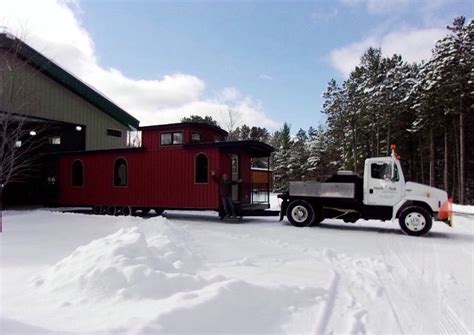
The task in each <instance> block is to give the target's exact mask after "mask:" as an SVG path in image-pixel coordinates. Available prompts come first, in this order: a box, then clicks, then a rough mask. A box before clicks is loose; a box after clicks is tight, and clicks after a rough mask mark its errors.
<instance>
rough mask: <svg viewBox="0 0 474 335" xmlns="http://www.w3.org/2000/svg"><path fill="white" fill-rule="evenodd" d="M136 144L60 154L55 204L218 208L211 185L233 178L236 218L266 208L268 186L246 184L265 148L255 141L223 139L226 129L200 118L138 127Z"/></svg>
mask: <svg viewBox="0 0 474 335" xmlns="http://www.w3.org/2000/svg"><path fill="white" fill-rule="evenodd" d="M140 130H141V131H142V146H141V147H139V148H126V149H114V150H99V151H88V152H80V153H77V152H75V153H66V154H63V155H61V156H60V157H59V158H58V185H59V191H58V204H59V205H61V206H87V207H93V208H94V212H95V213H97V214H99V213H109V214H125V215H127V214H129V213H132V212H133V211H135V210H141V211H144V212H147V211H149V210H150V209H155V210H156V211H157V212H158V213H160V212H162V211H163V210H166V209H186V210H215V211H219V213H221V214H222V213H223V212H222V204H221V199H220V197H219V185H218V183H217V182H216V181H215V180H214V179H213V178H212V171H214V172H215V174H216V175H217V176H220V175H222V174H224V173H226V174H227V175H228V176H230V178H231V179H232V180H234V181H237V180H241V182H240V183H238V184H235V185H232V200H233V201H234V203H235V204H236V207H237V210H238V211H239V214H240V215H245V214H246V213H249V212H250V211H252V212H254V211H255V210H263V209H266V208H269V190H270V188H269V184H270V181H267V182H266V183H259V184H258V185H257V184H252V180H251V164H252V159H253V158H259V159H261V158H265V157H266V158H267V159H268V157H269V156H270V154H271V152H272V151H273V148H272V147H271V146H269V145H267V144H265V143H261V142H258V141H225V138H226V136H227V132H226V131H224V130H222V129H221V128H219V127H216V126H212V125H208V124H203V123H175V124H166V125H158V126H148V127H141V128H140Z"/></svg>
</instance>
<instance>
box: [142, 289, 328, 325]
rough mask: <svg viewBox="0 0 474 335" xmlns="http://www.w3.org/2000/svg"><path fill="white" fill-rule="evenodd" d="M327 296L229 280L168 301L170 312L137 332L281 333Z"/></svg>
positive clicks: (315, 291) (311, 290)
mask: <svg viewBox="0 0 474 335" xmlns="http://www.w3.org/2000/svg"><path fill="white" fill-rule="evenodd" d="M324 294H326V290H323V289H315V288H298V287H287V286H278V287H263V286H259V285H253V284H250V283H248V282H245V281H242V280H226V281H222V282H217V283H214V284H211V285H209V286H207V287H205V288H204V289H202V290H200V291H196V292H192V293H183V294H179V295H176V296H175V297H173V299H169V300H167V301H166V303H167V305H168V306H170V308H169V310H168V311H165V312H163V313H160V314H159V315H158V317H156V318H155V319H154V320H152V321H150V322H147V323H145V324H144V325H141V326H139V327H137V328H136V329H135V330H134V331H133V333H138V334H157V333H188V334H196V333H199V334H201V333H203V334H205V333H210V332H212V333H228V332H229V330H232V333H281V332H284V331H285V323H286V322H287V321H288V320H289V319H290V318H291V317H292V316H293V315H295V314H297V313H301V312H302V310H304V308H305V307H308V306H311V305H314V304H316V303H317V301H318V299H321V296H322V295H324ZM307 331H310V328H309V329H307Z"/></svg>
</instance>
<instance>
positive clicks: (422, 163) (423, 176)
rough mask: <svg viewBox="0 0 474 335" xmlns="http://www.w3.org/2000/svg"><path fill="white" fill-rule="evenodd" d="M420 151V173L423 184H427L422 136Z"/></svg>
mask: <svg viewBox="0 0 474 335" xmlns="http://www.w3.org/2000/svg"><path fill="white" fill-rule="evenodd" d="M419 150H420V173H421V183H422V184H424V183H425V169H424V163H425V162H424V161H423V140H422V136H421V134H420V147H419Z"/></svg>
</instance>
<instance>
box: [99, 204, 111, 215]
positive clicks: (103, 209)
mask: <svg viewBox="0 0 474 335" xmlns="http://www.w3.org/2000/svg"><path fill="white" fill-rule="evenodd" d="M108 209H109V208H108V207H107V206H101V207H100V214H101V215H105V214H107V211H108Z"/></svg>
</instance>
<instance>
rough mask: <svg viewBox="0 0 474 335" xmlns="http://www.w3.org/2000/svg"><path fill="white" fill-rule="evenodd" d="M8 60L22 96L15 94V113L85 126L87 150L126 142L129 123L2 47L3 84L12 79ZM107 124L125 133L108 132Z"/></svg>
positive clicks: (1, 104)
mask: <svg viewBox="0 0 474 335" xmlns="http://www.w3.org/2000/svg"><path fill="white" fill-rule="evenodd" d="M6 61H7V62H8V64H10V65H11V64H14V65H15V67H14V69H13V70H12V71H13V72H14V73H15V76H16V80H15V81H14V82H15V84H16V85H17V87H18V89H17V92H20V93H19V96H21V98H20V97H17V98H16V99H17V100H19V102H15V106H16V107H14V109H17V110H16V111H14V112H15V113H19V114H24V115H29V116H34V117H39V118H45V119H50V120H56V121H63V122H69V123H75V124H78V125H82V126H85V131H86V150H99V149H113V148H122V147H125V146H126V144H127V129H128V128H127V126H125V125H123V124H121V123H120V122H118V121H117V120H115V119H114V118H113V117H111V116H110V115H108V114H106V113H105V112H103V111H102V110H100V109H98V108H97V107H95V106H94V105H92V104H90V103H89V102H87V101H86V100H84V99H82V98H81V97H80V96H78V95H77V94H75V93H73V92H71V91H70V90H68V89H67V88H65V87H64V86H62V85H60V84H59V83H58V82H56V81H54V80H52V79H50V78H49V77H47V76H46V75H45V74H43V73H40V72H39V71H38V70H36V69H34V68H33V67H32V66H29V65H28V66H25V65H24V62H18V61H15V60H14V56H13V55H12V54H10V53H7V54H6V55H5V51H1V50H0V81H3V84H4V83H5V82H10V81H8V80H6V78H5V77H4V76H5V75H9V74H11V71H10V72H9V70H7V69H6ZM20 63H21V64H20ZM10 69H11V66H10ZM2 86H4V85H2ZM2 86H0V89H2ZM4 89H5V87H4ZM7 106H8V103H7V102H6V101H0V108H1V109H2V110H6V108H7ZM18 106H20V107H18ZM107 128H110V129H116V130H121V131H122V137H121V138H119V137H113V136H108V135H107Z"/></svg>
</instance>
